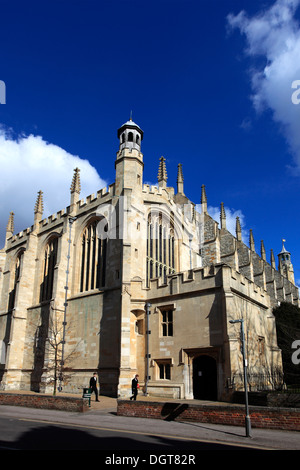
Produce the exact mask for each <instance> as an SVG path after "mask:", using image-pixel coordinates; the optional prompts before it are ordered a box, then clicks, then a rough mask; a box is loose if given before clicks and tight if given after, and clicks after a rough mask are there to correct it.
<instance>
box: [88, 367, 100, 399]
mask: <svg viewBox="0 0 300 470" xmlns="http://www.w3.org/2000/svg"><path fill="white" fill-rule="evenodd" d="M90 389H91V391H92V393H93V392H94V393H95V395H96V401H99V400H98V388H97V374H96V372H94V374H93V377H91V378H90Z"/></svg>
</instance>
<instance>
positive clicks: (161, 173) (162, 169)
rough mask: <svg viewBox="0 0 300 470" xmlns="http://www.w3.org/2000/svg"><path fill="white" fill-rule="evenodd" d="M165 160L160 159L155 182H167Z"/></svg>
mask: <svg viewBox="0 0 300 470" xmlns="http://www.w3.org/2000/svg"><path fill="white" fill-rule="evenodd" d="M165 162H166V159H165V158H164V157H160V162H159V168H158V175H157V180H158V182H160V181H165V182H166V181H167V179H168V177H167V169H166V163H165Z"/></svg>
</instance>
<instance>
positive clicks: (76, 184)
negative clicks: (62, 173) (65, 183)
mask: <svg viewBox="0 0 300 470" xmlns="http://www.w3.org/2000/svg"><path fill="white" fill-rule="evenodd" d="M79 172H80V169H79V168H75V170H74V175H73V179H72V184H71V188H70V189H71V193H78V194H80V190H81V185H80V175H79Z"/></svg>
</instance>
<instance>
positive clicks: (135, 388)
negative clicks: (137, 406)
mask: <svg viewBox="0 0 300 470" xmlns="http://www.w3.org/2000/svg"><path fill="white" fill-rule="evenodd" d="M138 388H139V376H138V374H136V375H135V377H134V379H132V381H131V391H132V397H130V400H132V399H134V400H136V396H137V394H138Z"/></svg>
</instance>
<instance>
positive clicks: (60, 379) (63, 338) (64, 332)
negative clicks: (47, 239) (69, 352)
mask: <svg viewBox="0 0 300 470" xmlns="http://www.w3.org/2000/svg"><path fill="white" fill-rule="evenodd" d="M75 220H76V217H69V240H68V244H69V246H68V255H67V270H66V285H65V303H64V321H63V337H62V350H61V362H60V365H61V369H60V374H59V388H58V390H59V392H61V391H62V381H63V367H64V351H65V336H66V324H67V322H66V318H67V305H68V280H69V265H70V251H71V230H72V224H73V222H74V221H75Z"/></svg>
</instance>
